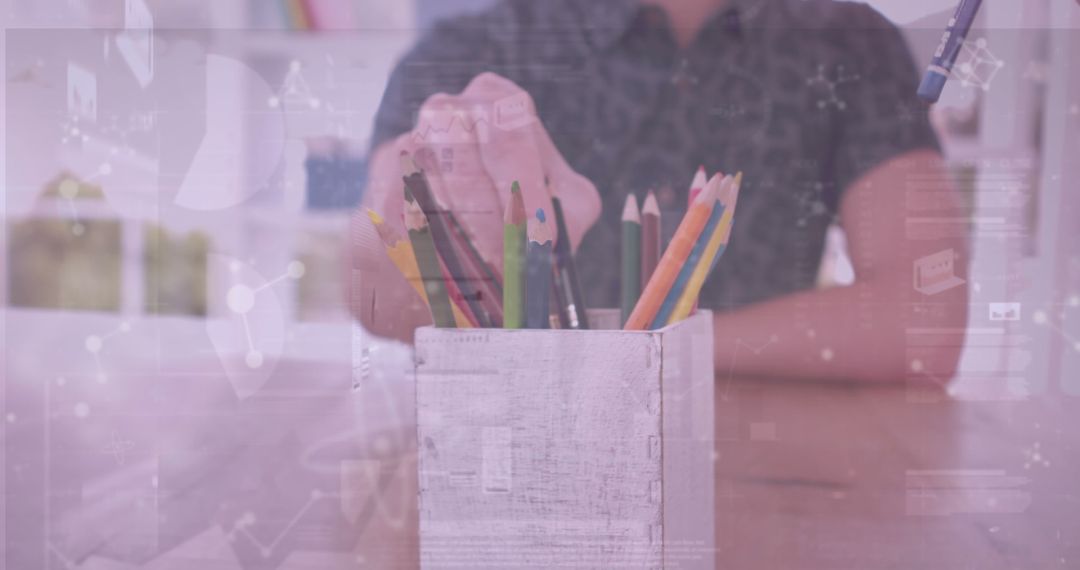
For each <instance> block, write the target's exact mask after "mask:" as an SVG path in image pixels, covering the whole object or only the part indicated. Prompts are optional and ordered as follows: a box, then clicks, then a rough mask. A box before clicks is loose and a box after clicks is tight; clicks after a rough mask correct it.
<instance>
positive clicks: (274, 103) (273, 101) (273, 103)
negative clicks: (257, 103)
mask: <svg viewBox="0 0 1080 570" xmlns="http://www.w3.org/2000/svg"><path fill="white" fill-rule="evenodd" d="M266 103H267V104H268V105H270V106H271V107H277V106H278V105H279V104H281V102H280V101H278V98H277V97H271V98H269V99H267V101H266Z"/></svg>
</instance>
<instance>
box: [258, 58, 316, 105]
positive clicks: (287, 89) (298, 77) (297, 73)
mask: <svg viewBox="0 0 1080 570" xmlns="http://www.w3.org/2000/svg"><path fill="white" fill-rule="evenodd" d="M288 103H303V104H305V105H307V106H308V107H310V108H312V109H318V108H319V106H320V105H322V102H321V101H319V98H318V97H316V96H315V95H314V94H313V93H312V91H311V87H310V86H309V85H308V82H307V80H306V79H304V74H303V72H302V71H301V70H300V62H299V61H296V60H293V61H292V62H290V63H289V72H288V73H287V74H286V75H285V80H284V82H282V84H281V88H280V89H278V92H277V93H276V94H275V95H273V96H271V97H270V99H269V100H268V101H267V104H268V105H269V106H270V107H271V108H273V109H277V108H278V107H281V106H283V105H285V104H288Z"/></svg>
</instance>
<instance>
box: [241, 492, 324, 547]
mask: <svg viewBox="0 0 1080 570" xmlns="http://www.w3.org/2000/svg"><path fill="white" fill-rule="evenodd" d="M333 497H336V495H334V494H330V493H325V492H323V491H321V490H319V489H312V490H311V494H310V495H309V496H308V499H307V501H306V502H305V503H304V504H303V505H302V506H301V507H300V509H299V510H298V511H297V512H296V513H295V514H293V516H292V518H290V519H289V522H288V523H287V524H286V525H285V527H284V528H282V529H281V531H280V532H278V533H277V534H276V535H275V536H274V537H273V538H271V539H270V540H268V541H264V540H263V539H260V538H259V537H258V536H257V535H256V534H255V532H254V531H253V530H252V528H253V527H254V526H255V525H256V523H258V522H259V519H258V517H257V516H256V515H255V513H253V512H251V511H248V512H246V513H244V514H242V515H241V516H240V517H238V518H237V519H236V520H235V521H233V522H232V524H231V525H230V526H229V529H228V530H227V531H225V540H227V541H228V542H235V541H236V540H237V539H238V537H239V536H240V535H243V536H244V538H246V539H247V540H248V541H249V542H250V543H251V544H253V545H255V547H256V548H258V549H259V554H261V555H262V557H263V558H270V556H272V555H273V554H274V549H275V548H277V546H278V544H279V543H280V542H281V541H282V540H283V539H284V538H285V537H287V536H288V535H289V532H291V531H292V529H293V528H294V527H295V526H296V525H297V523H299V522H300V521H301V520H302V519H303V518H304V515H306V514H307V512H308V511H309V510H311V507H313V506H314V505H315V504H316V503H318V502H319V501H322V500H324V499H327V498H333Z"/></svg>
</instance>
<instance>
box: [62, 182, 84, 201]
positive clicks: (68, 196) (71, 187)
mask: <svg viewBox="0 0 1080 570" xmlns="http://www.w3.org/2000/svg"><path fill="white" fill-rule="evenodd" d="M58 190H59V191H60V196H61V197H62V198H63V199H65V200H74V199H75V196H78V195H79V183H78V182H76V181H74V180H72V179H70V178H65V179H64V180H63V182H61V183H60V187H59V188H58Z"/></svg>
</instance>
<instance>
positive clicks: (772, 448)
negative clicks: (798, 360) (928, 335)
mask: <svg viewBox="0 0 1080 570" xmlns="http://www.w3.org/2000/svg"><path fill="white" fill-rule="evenodd" d="M722 392H723V391H722V390H721V391H719V395H718V397H717V402H716V406H717V408H716V410H717V418H718V421H717V440H718V442H717V451H718V453H719V458H718V463H717V471H718V473H717V505H716V508H717V547H718V548H719V551H720V552H719V554H720V555H719V557H718V560H719V561H721V563H720V564H719V565H720V567H722V568H861V569H868V568H950V569H951V568H979V569H995V568H1080V453H1078V452H1080V418H1078V417H1077V412H1078V411H1080V405H1078V404H1080V402H1077V400H1076V399H1075V398H1072V397H1069V396H1067V395H1062V394H1050V395H1041V396H1034V397H1032V398H1031V399H1029V400H1028V401H1024V402H1012V403H1005V402H971V401H966V402H962V401H955V400H951V399H948V398H946V397H945V396H944V394H941V393H940V392H937V391H929V390H922V391H909V390H906V389H904V388H853V387H844V386H827V385H792V384H779V383H766V382H756V383H755V382H742V383H738V384H736V385H734V386H732V388H731V389H730V390H729V397H728V398H727V399H726V400H725V399H723V397H722Z"/></svg>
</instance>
